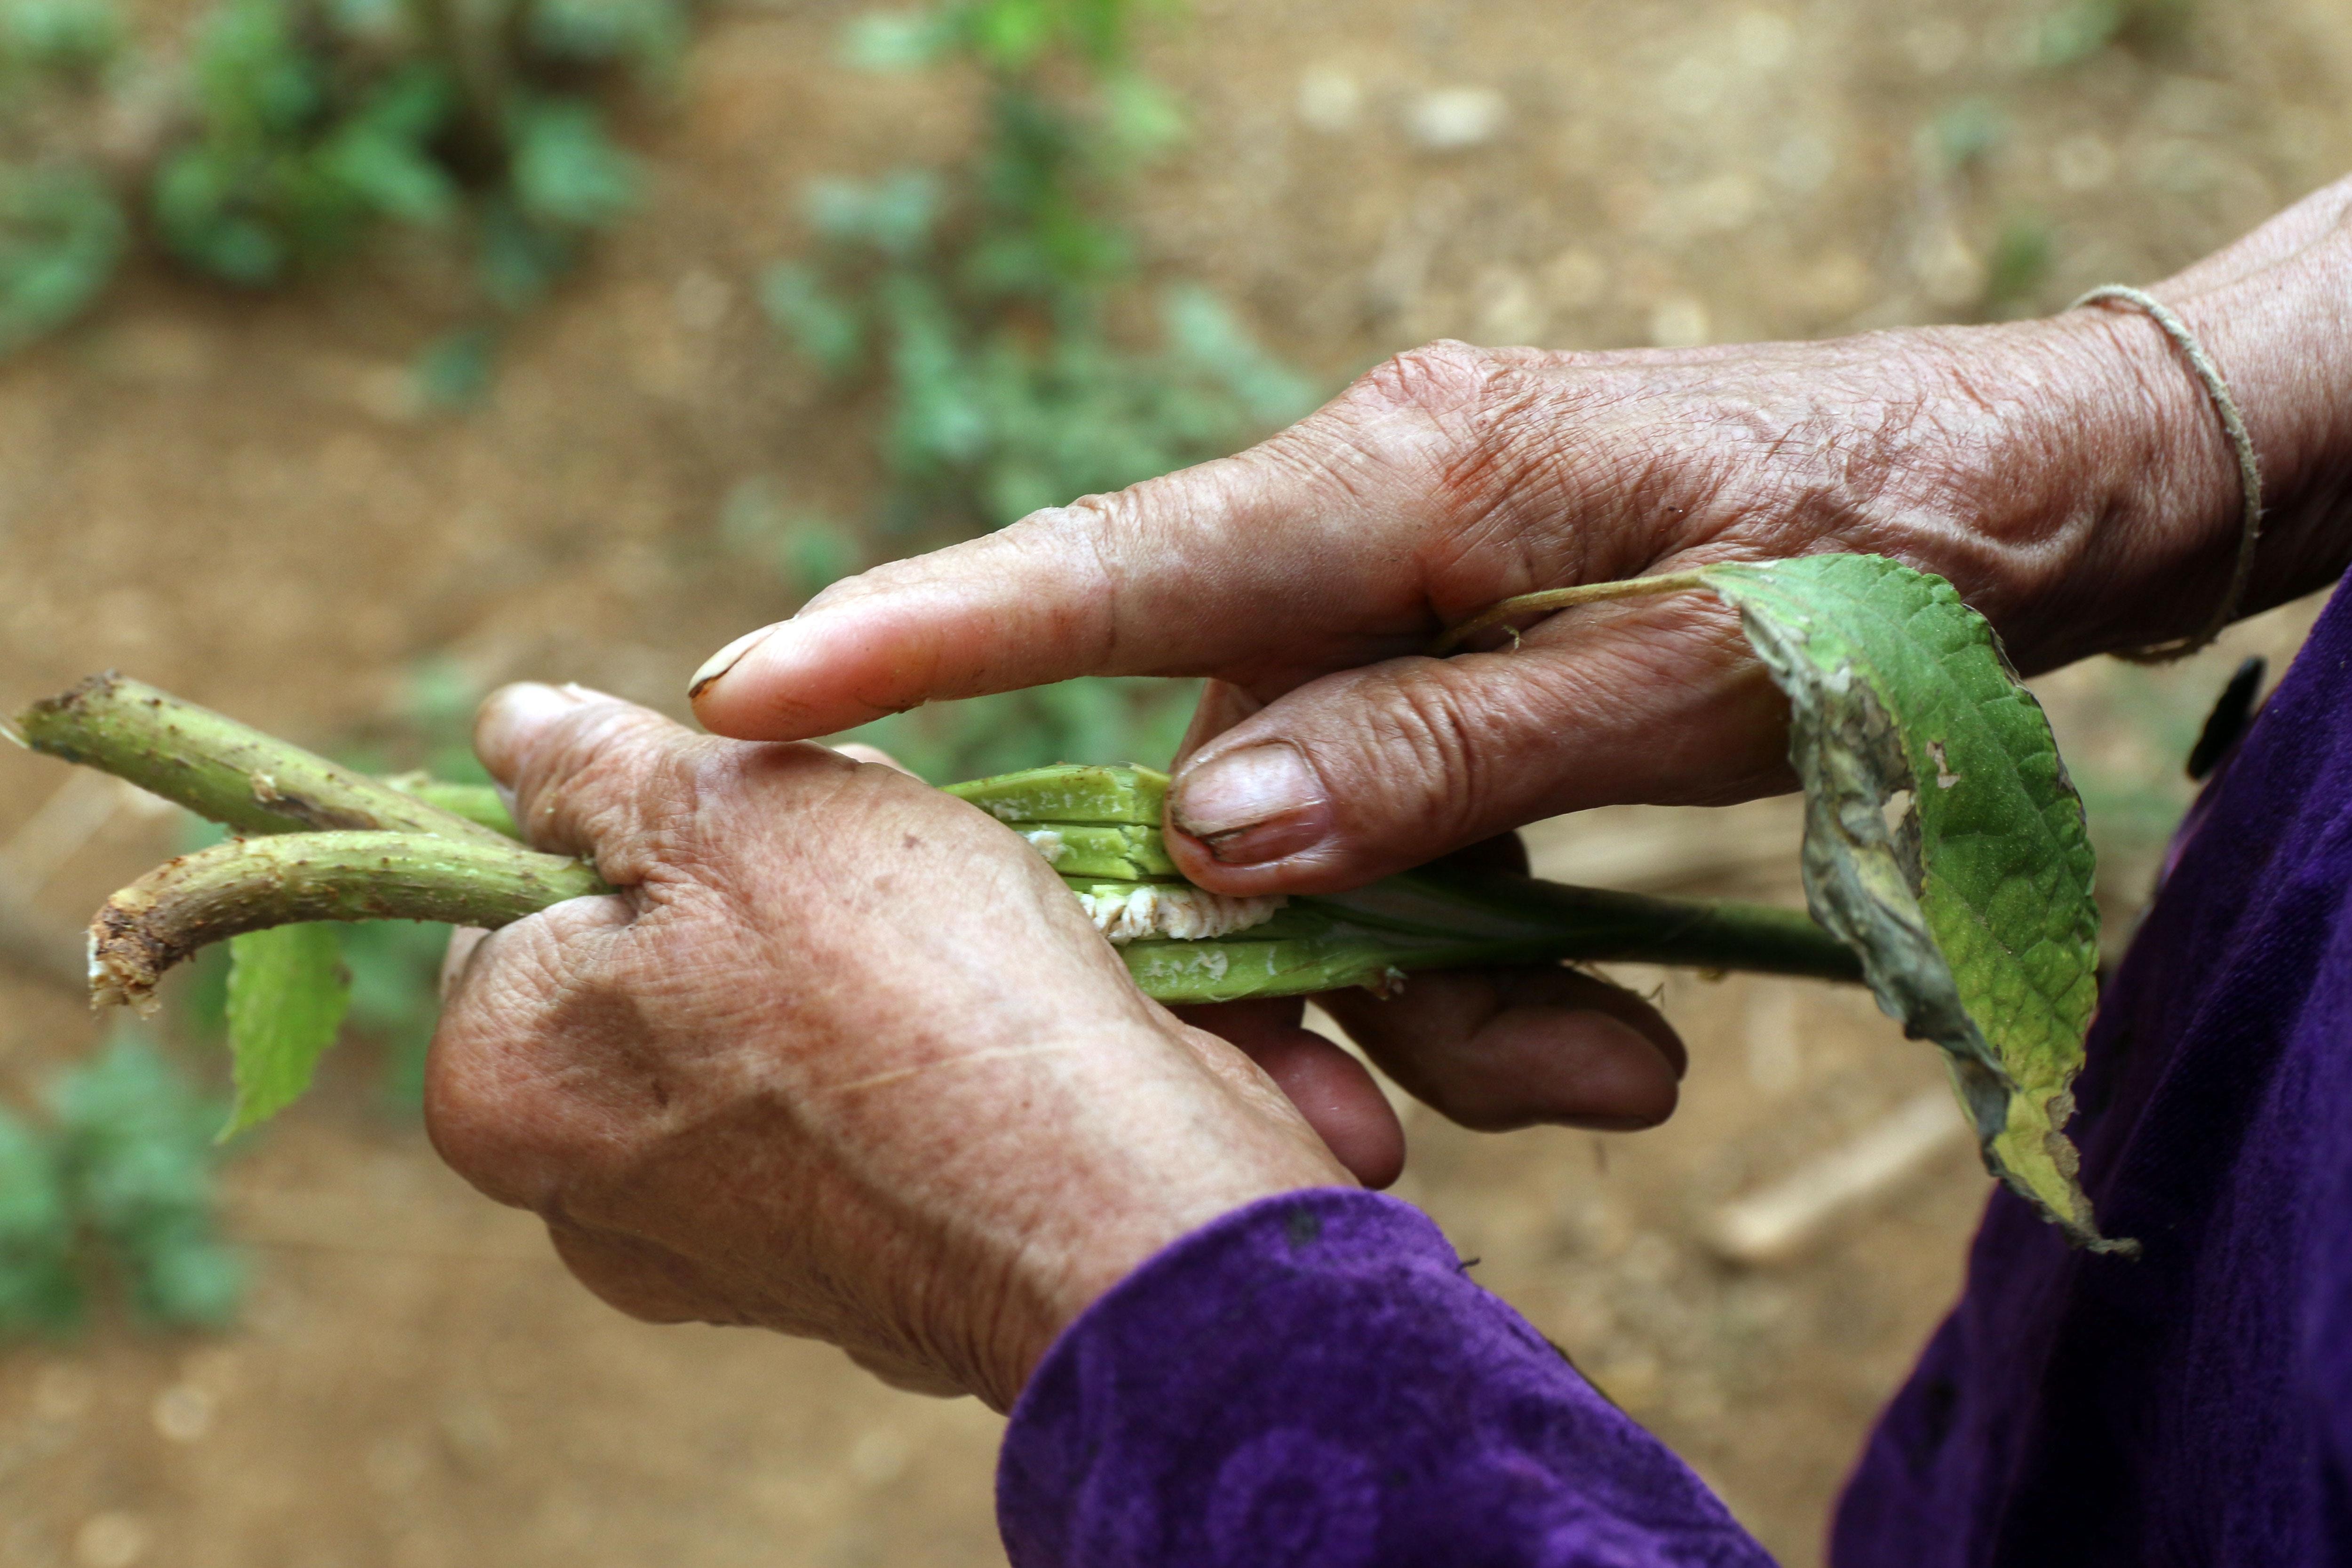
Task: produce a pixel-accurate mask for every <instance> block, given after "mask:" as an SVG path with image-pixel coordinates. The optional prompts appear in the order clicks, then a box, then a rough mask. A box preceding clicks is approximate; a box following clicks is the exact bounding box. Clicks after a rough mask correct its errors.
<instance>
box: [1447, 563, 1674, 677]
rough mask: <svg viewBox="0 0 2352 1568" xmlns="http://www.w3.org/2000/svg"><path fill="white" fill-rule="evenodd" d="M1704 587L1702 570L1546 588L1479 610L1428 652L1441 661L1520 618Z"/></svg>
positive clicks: (1453, 627)
mask: <svg viewBox="0 0 2352 1568" xmlns="http://www.w3.org/2000/svg"><path fill="white" fill-rule="evenodd" d="M1704 587H1706V573H1705V571H1704V570H1703V569H1702V570H1699V571H1694V572H1667V573H1662V574H1659V575H1658V576H1655V577H1627V578H1624V579H1622V581H1619V582H1615V583H1580V584H1577V585H1576V586H1574V587H1572V588H1547V589H1545V590H1543V591H1542V592H1541V593H1538V594H1521V595H1518V596H1517V597H1516V598H1510V599H1506V600H1504V601H1503V602H1502V603H1501V604H1499V605H1494V606H1492V607H1491V608H1488V609H1485V610H1481V611H1480V612H1479V613H1478V614H1476V615H1475V616H1471V617H1470V618H1469V619H1468V620H1466V621H1464V622H1463V623H1462V624H1461V625H1460V626H1448V627H1447V628H1446V629H1445V634H1444V636H1443V637H1439V638H1438V639H1437V640H1436V641H1435V642H1433V643H1432V644H1430V645H1429V651H1430V653H1431V655H1432V656H1433V657H1435V658H1444V657H1445V656H1446V655H1447V654H1449V653H1452V652H1453V651H1454V649H1456V648H1458V647H1461V646H1462V645H1463V644H1464V643H1465V642H1467V641H1468V640H1469V639H1470V638H1472V637H1476V636H1477V635H1478V634H1479V633H1480V632H1484V631H1491V630H1493V629H1494V628H1495V627H1496V626H1501V625H1502V624H1503V623H1504V622H1506V621H1515V620H1517V619H1518V618H1519V617H1520V616H1538V615H1546V614H1549V613H1550V612H1551V611H1553V610H1565V609H1567V608H1569V607H1570V606H1571V605H1593V604H1599V603H1600V602H1601V601H1602V600H1604V599H1641V598H1648V597H1650V596H1652V595H1658V594H1679V593H1683V592H1685V591H1686V590H1688V589H1692V588H1704Z"/></svg>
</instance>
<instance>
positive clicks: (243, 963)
mask: <svg viewBox="0 0 2352 1568" xmlns="http://www.w3.org/2000/svg"><path fill="white" fill-rule="evenodd" d="M351 995H352V993H351V981H350V979H349V978H348V977H347V976H346V975H345V974H344V973H343V958H342V944H341V942H340V941H338V940H337V933H336V931H335V928H334V927H332V926H330V925H321V924H310V925H291V926H278V927H275V928H273V929H271V930H268V931H248V932H247V933H246V934H245V935H243V936H240V937H236V938H235V939H233V940H232V941H231V942H230V943H229V972H228V1047H229V1052H230V1055H231V1057H232V1058H233V1059H234V1061H235V1064H236V1108H235V1109H234V1110H231V1111H230V1113H229V1121H228V1125H227V1126H226V1128H224V1129H223V1130H222V1131H221V1136H222V1137H223V1138H231V1137H234V1136H236V1134H237V1133H239V1132H242V1131H245V1130H246V1129H247V1128H248V1127H251V1126H253V1125H254V1124H256V1123H257V1122H260V1121H267V1120H268V1118H269V1117H271V1116H273V1115H275V1114H277V1113H278V1111H279V1110H284V1109H285V1108H286V1107H287V1106H289V1105H290V1104H292V1103H293V1102H294V1101H295V1100H297V1099H299V1098H300V1096H301V1093H302V1091H303V1090H304V1089H308V1088H310V1074H311V1071H312V1069H314V1068H316V1067H317V1066H318V1063H319V1058H320V1054H321V1053H322V1052H324V1051H325V1050H326V1048H327V1047H329V1046H331V1045H333V1044H334V1043H335V1031H336V1030H337V1029H338V1028H340V1027H341V1026H342V1022H343V1013H344V1010H345V1009H346V1008H347V1007H349V1006H350V1005H351Z"/></svg>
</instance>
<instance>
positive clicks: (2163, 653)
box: [2066, 283, 2263, 664]
mask: <svg viewBox="0 0 2352 1568" xmlns="http://www.w3.org/2000/svg"><path fill="white" fill-rule="evenodd" d="M2108 300H2113V301H2115V302H2116V303H2118V304H2124V305H2129V306H2131V307H2132V308H2133V309H2135V310H2139V311H2141V312H2142V313H2143V314H2145V315H2146V316H2147V318H2148V319H2149V320H2150V321H2154V322H2155V323H2156V324H2157V325H2158V326H2159V327H2161V328H2163V329H2164V335H2165V336H2166V337H2168V338H2170V339H2171V340H2172V342H2173V346H2174V347H2175V348H2178V349H2179V351H2180V356H2181V357H2182V358H2183V359H2185V360H2187V361H2188V362H2189V369H2190V370H2192V371H2194V372H2195V373H2196V374H2197V379H2198V380H2199V381H2200V382H2201V383H2203V384H2204V386H2205V395H2206V396H2207V397H2210V398H2211V399H2212V401H2213V412H2214V413H2216V414H2219V415H2220V416H2221V429H2222V432H2223V434H2225V435H2227V436H2228V437H2230V447H2231V450H2232V451H2234V452H2235V453H2236V454H2237V458H2238V488H2239V490H2240V492H2241V494H2242V498H2243V502H2244V507H2245V513H2244V516H2245V521H2244V524H2243V526H2242V528H2241V529H2240V530H2239V533H2238V560H2237V564H2236V565H2235V566H2233V567H2232V568H2231V572H2230V591H2229V592H2228V593H2227V594H2224V595H2222V596H2221V604H2220V605H2218V606H2217V607H2216V608H2215V609H2214V611H2213V617H2212V619H2210V620H2209V621H2208V622H2206V623H2205V626H2204V629H2203V630H2201V631H2200V632H2198V633H2197V634H2196V635H2195V636H2193V637H2178V638H2175V639H2174V640H2173V641H2171V642H2168V643H2158V644H2157V645H2156V646H2155V647H2142V648H2126V649H2122V650H2120V651H2118V652H2117V653H2116V658H2123V659H2128V660H2130V661H2131V662H2132V663H2134V664H2163V663H2166V662H2168V661H2169V660H2171V659H2176V658H2187V657H2188V656H2189V655H2190V654H2192V653H2195V652H2196V651H2197V650H2198V649H2199V648H2201V647H2205V646H2207V645H2208V644H2210V642H2212V640H2213V639H2214V638H2215V637H2220V636H2221V631H2222V628H2224V627H2225V626H2228V625H2229V624H2230V622H2231V618H2232V617H2234V616H2236V615H2237V613H2238V606H2239V605H2241V604H2242V603H2243V602H2244V600H2245V596H2246V584H2247V581H2248V580H2249V579H2250V578H2252V576H2253V574H2254V546H2255V545H2256V543H2258V542H2260V541H2261V539H2262V536H2263V467H2262V461H2261V459H2260V458H2257V457H2256V456H2255V453H2254V438H2253V437H2252V436H2250V435H2248V434H2247V432H2246V421H2245V416H2243V415H2242V414H2240V413H2239V412H2238V400H2237V399H2236V398H2234V397H2232V396H2231V395H2230V384H2229V383H2228V382H2226V381H2224V380H2222V379H2221V367H2220V366H2219V365H2217V364H2215V363H2213V356H2212V355H2211V354H2210V353H2206V352H2205V345H2204V344H2202V343H2200V342H2198V341H2197V334H2195V333H2194V332H2192V331H2189V323H2188V322H2186V321H2182V320H2181V319H2180V316H2179V312H2177V311H2175V310H2173V308H2172V307H2171V306H2169V305H2168V304H2166V303H2165V302H2164V301H2163V300H2159V299H2158V298H2157V297H2156V296H2155V295H2153V294H2150V293H2148V292H2147V290H2146V289H2129V288H2126V287H2125V286H2124V285H2123V284H2120V283H2109V284H2106V285H2105V286H2103V287H2101V288H2097V289H2092V290H2091V291H2090V292H2089V293H2087V294H2085V295H2084V296H2083V297H2082V298H2081V299H2079V300H2075V301H2074V303H2073V304H2072V305H2069V306H2067V307H2066V308H2067V309H2068V310H2079V309H2081V308H2082V307H2083V306H2084V305H2096V304H2101V303H2105V302H2106V301H2108Z"/></svg>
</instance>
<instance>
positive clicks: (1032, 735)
mask: <svg viewBox="0 0 2352 1568" xmlns="http://www.w3.org/2000/svg"><path fill="white" fill-rule="evenodd" d="M1198 694H1199V684H1198V683H1197V682H1195V681H1190V680H1146V679H1132V680H1129V679H1104V678H1097V679H1085V680H1065V681H1062V682H1059V683H1058V684H1056V685H1053V686H1038V687H1032V688H1031V689H1028V690H1026V691H1007V692H1003V693H1001V694H999V695H997V696H994V697H975V698H972V699H971V700H968V701H963V702H934V703H931V704H929V706H927V707H922V708H918V709H916V710H913V711H911V712H907V713H893V714H891V715H890V716H889V717H888V718H886V719H877V720H876V721H874V722H873V723H871V724H866V725H862V726H860V727H859V728H857V729H856V730H853V731H850V732H849V733H848V734H846V735H843V736H839V737H837V738H838V739H840V740H844V741H859V742H864V743H865V744H866V745H869V746H879V747H881V748H882V749H883V750H884V751H886V752H889V753H890V754H891V755H892V756H894V757H896V758H897V759H898V761H899V762H901V763H905V764H906V765H907V766H908V767H909V768H912V769H913V770H914V771H915V772H916V773H919V774H921V775H922V776H923V777H924V778H926V779H928V780H929V781H930V782H931V783H933V784H955V783H958V782H961V781H962V780H964V779H976V778H986V777H988V776H989V775H990V774H992V773H1012V772H1013V771H1014V770H1016V769H1019V768H1034V767H1043V766H1045V765H1046V764H1047V763H1131V762H1141V763H1149V764H1151V765H1155V766H1165V765H1166V764H1167V763H1168V760H1169V758H1170V757H1171V756H1173V755H1174V754H1175V752H1176V746H1177V743H1178V742H1181V741H1182V740H1183V738H1184V726H1185V725H1186V724H1187V723H1188V722H1190V721H1191V720H1192V703H1193V700H1194V699H1195V698H1196V697H1197V696H1198Z"/></svg>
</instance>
